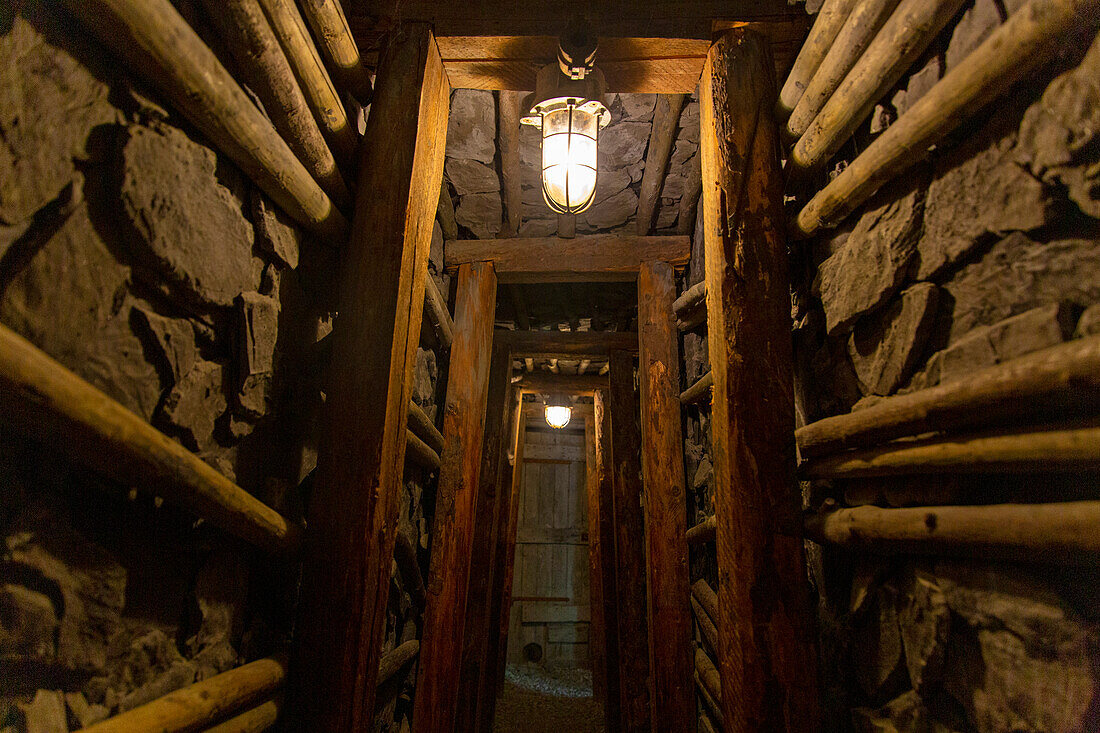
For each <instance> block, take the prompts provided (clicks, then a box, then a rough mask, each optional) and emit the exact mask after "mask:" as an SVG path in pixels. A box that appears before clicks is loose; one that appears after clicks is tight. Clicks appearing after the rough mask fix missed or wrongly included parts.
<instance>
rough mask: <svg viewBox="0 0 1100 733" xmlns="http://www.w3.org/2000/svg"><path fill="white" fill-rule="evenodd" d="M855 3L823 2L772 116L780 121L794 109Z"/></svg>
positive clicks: (838, 0) (842, 1)
mask: <svg viewBox="0 0 1100 733" xmlns="http://www.w3.org/2000/svg"><path fill="white" fill-rule="evenodd" d="M855 4H856V0H825V2H824V3H823V4H822V6H821V11H820V12H818V14H817V19H816V20H814V25H813V28H811V29H810V34H809V36H807V37H806V42H805V43H803V44H802V48H801V50H799V52H798V57H797V58H795V61H794V65H793V66H792V67H791V73H790V74H789V75H788V76H787V81H785V82H784V83H783V89H782V90H781V91H780V92H779V102H778V104H777V105H776V116H777V117H778V118H780V119H781V120H784V119H786V118H787V116H788V115H790V114H791V111H792V110H794V108H795V105H797V104H798V100H799V99H801V98H802V93H803V92H804V91H805V90H806V87H807V86H808V85H809V83H810V79H811V78H813V75H814V72H815V71H817V67H818V66H820V65H821V60H822V59H824V58H825V54H826V53H828V51H829V48H830V47H831V46H832V45H833V39H835V38H836V35H837V34H838V33H840V29H841V26H843V25H844V21H845V19H846V18H847V17H848V14H849V13H850V12H851V10H852V6H853V5H855Z"/></svg>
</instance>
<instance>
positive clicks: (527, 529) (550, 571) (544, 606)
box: [508, 429, 589, 667]
mask: <svg viewBox="0 0 1100 733" xmlns="http://www.w3.org/2000/svg"><path fill="white" fill-rule="evenodd" d="M587 516H588V515H587V499H586V494H585V452H584V435H583V434H577V433H568V432H554V433H551V432H548V431H537V430H533V429H529V430H528V431H527V433H526V443H525V445H524V456H523V484H522V485H521V488H520V495H519V520H518V525H517V531H516V560H515V581H514V585H513V587H512V599H513V602H512V616H511V620H510V623H511V631H510V632H509V635H508V661H509V663H512V664H518V663H522V662H523V661H524V656H523V648H524V646H526V645H527V644H530V643H536V644H539V645H540V646H541V647H542V649H543V655H544V656H543V662H545V663H562V664H572V665H577V666H582V667H586V666H588V664H589V661H588V660H589V652H588V625H589V624H588V620H589V600H588V519H587Z"/></svg>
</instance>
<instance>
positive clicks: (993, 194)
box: [916, 120, 1053, 280]
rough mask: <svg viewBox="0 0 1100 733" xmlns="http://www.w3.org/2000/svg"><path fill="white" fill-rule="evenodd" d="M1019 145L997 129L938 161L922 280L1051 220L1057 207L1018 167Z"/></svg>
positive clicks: (927, 211) (922, 247)
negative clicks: (984, 244) (987, 245)
mask: <svg viewBox="0 0 1100 733" xmlns="http://www.w3.org/2000/svg"><path fill="white" fill-rule="evenodd" d="M998 124H1001V122H1000V121H996V120H995V122H994V125H998ZM1015 143H1016V135H1015V132H1007V133H1004V132H1000V131H999V130H998V129H997V128H996V126H994V127H992V128H990V129H988V130H986V131H983V133H982V134H979V135H977V136H975V137H974V138H973V139H971V140H970V141H968V142H967V143H966V144H964V145H962V146H960V147H959V148H957V149H956V150H954V151H952V152H951V154H950V155H948V156H947V157H946V158H945V159H944V160H941V161H940V162H939V164H938V165H937V170H936V175H935V178H934V180H933V181H932V184H931V185H930V186H929V187H928V195H927V197H926V198H925V204H924V235H923V236H922V237H921V239H920V243H919V245H918V247H917V250H918V252H919V255H920V264H919V267H918V269H917V275H916V276H917V279H918V280H928V279H930V278H933V277H936V276H938V275H939V274H940V273H941V272H943V271H944V270H945V269H947V268H948V267H950V266H952V265H954V264H955V263H956V262H959V261H960V260H962V259H963V258H965V257H966V256H967V255H968V254H969V253H970V252H971V251H972V250H973V249H974V248H975V247H977V246H978V245H979V244H981V243H982V242H983V241H987V240H989V239H991V238H995V237H996V236H998V235H1000V236H1004V235H1005V234H1008V233H1009V232H1012V231H1029V230H1032V229H1036V228H1038V227H1040V226H1042V225H1043V224H1045V223H1046V222H1047V221H1049V220H1050V218H1051V216H1052V214H1053V204H1052V203H1051V201H1050V199H1049V198H1047V196H1046V195H1045V194H1044V192H1043V186H1042V184H1041V183H1040V182H1039V181H1038V179H1036V178H1034V177H1032V176H1031V175H1029V174H1028V173H1027V172H1026V171H1025V170H1024V169H1023V168H1022V167H1021V166H1020V165H1019V164H1017V163H1016V160H1015V150H1014V146H1015Z"/></svg>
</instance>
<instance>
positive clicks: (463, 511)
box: [412, 262, 497, 733]
mask: <svg viewBox="0 0 1100 733" xmlns="http://www.w3.org/2000/svg"><path fill="white" fill-rule="evenodd" d="M496 292H497V278H496V272H495V270H494V269H493V264H492V263H491V262H475V263H473V264H469V265H462V266H461V267H460V268H459V270H458V296H457V300H456V303H455V339H454V343H453V344H452V345H451V364H450V377H449V379H448V380H447V402H446V407H445V412H444V414H443V437H444V441H445V443H444V445H443V453H442V454H441V455H440V459H441V461H442V465H441V467H440V470H439V485H438V488H437V489H436V499H435V521H434V522H433V529H432V559H431V565H430V568H429V571H428V605H427V609H426V610H425V612H424V635H423V636H424V638H423V639H422V640H421V647H420V650H421V651H420V671H419V674H418V677H417V684H416V699H415V701H414V703H413V720H412V723H413V730H415V731H418V732H423V733H429V732H430V733H442V731H451V730H454V729H455V710H456V703H457V700H458V684H459V668H460V665H461V659H462V640H463V633H464V630H465V622H466V613H465V612H466V596H467V589H468V581H469V576H470V549H471V542H472V540H473V530H474V509H475V506H476V505H475V501H474V497H475V495H476V494H477V493H478V487H479V486H480V475H481V452H482V447H483V444H484V429H485V407H486V402H487V399H488V391H489V353H490V350H491V348H492V342H493V323H494V319H495V317H496Z"/></svg>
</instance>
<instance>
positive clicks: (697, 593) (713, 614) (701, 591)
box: [691, 578, 719, 648]
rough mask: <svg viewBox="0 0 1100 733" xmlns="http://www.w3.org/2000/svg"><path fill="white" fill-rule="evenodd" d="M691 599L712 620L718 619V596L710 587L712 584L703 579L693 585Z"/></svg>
mask: <svg viewBox="0 0 1100 733" xmlns="http://www.w3.org/2000/svg"><path fill="white" fill-rule="evenodd" d="M691 597H692V598H694V599H695V600H696V601H697V602H698V603H699V605H700V606H702V607H703V610H704V611H706V612H707V615H709V616H710V618H711V620H714V619H717V618H718V615H719V614H718V594H717V593H715V592H714V588H711V587H710V583H708V582H707V581H706V580H704V579H702V578H700V579H699V580H697V581H695V582H694V583H692V585H691ZM716 648H717V647H716Z"/></svg>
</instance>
